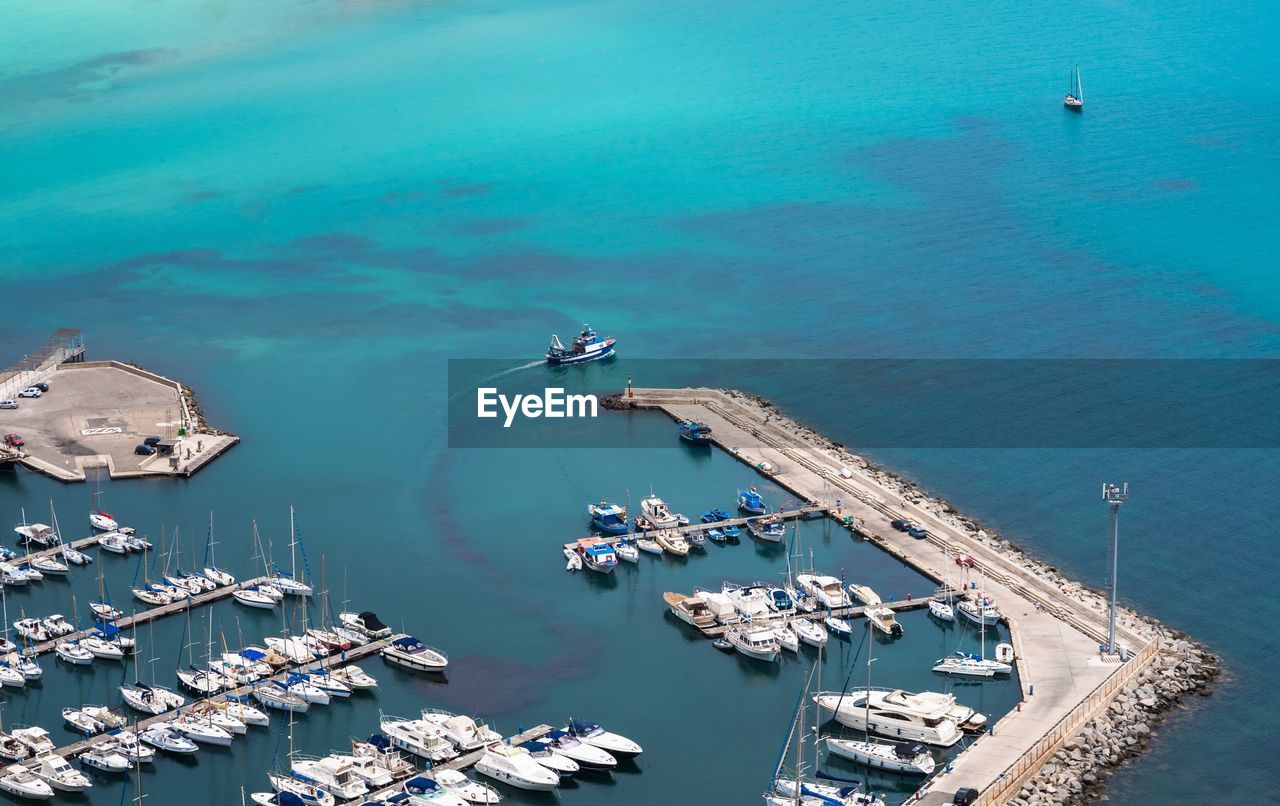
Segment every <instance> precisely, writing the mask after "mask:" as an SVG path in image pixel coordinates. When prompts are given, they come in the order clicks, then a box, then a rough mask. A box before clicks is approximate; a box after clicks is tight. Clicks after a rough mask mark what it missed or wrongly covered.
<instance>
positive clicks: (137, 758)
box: [107, 729, 156, 764]
mask: <svg viewBox="0 0 1280 806" xmlns="http://www.w3.org/2000/svg"><path fill="white" fill-rule="evenodd" d="M107 735H109V736H110V737H111V739H112V741H114V742H115V745H116V752H117V753H119V754H120V755H122V756H124V757H125V758H127V759H129V760H130V761H132V762H133V763H134V764H150V763H151V762H153V761H155V760H156V751H155V749H154V748H151V747H148V746H147V745H145V744H143V743H142V742H141V741H139V740H138V733H137V731H136V730H124V729H118V730H113V731H111V732H110V733H109V734H107Z"/></svg>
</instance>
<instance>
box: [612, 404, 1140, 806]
mask: <svg viewBox="0 0 1280 806" xmlns="http://www.w3.org/2000/svg"><path fill="white" fill-rule="evenodd" d="M610 407H620V408H635V409H658V410H661V411H663V412H666V413H667V414H668V415H669V416H671V417H672V418H673V419H675V420H685V419H692V420H700V421H703V422H705V423H706V424H707V425H709V426H710V427H711V438H712V440H713V441H714V443H715V444H716V445H718V446H719V447H721V448H723V449H725V450H726V451H728V452H729V453H730V454H731V455H733V456H734V457H736V458H737V459H739V460H740V461H742V462H743V463H744V464H747V465H748V466H750V467H752V468H760V467H767V468H769V469H770V472H769V473H768V474H767V475H768V477H769V478H770V479H771V480H772V481H773V482H775V483H776V484H778V485H780V486H782V487H785V488H786V489H788V490H790V491H791V492H792V493H793V494H794V495H796V496H797V497H798V498H799V499H800V500H804V501H811V502H817V503H818V504H819V505H822V506H824V507H825V508H827V509H828V510H829V512H830V513H831V514H832V515H833V516H834V517H836V518H838V519H840V520H841V522H842V523H844V522H846V519H849V521H848V522H850V523H852V524H853V526H854V528H855V529H856V530H857V532H859V533H861V534H862V535H864V536H865V537H866V538H867V539H868V540H870V541H872V542H874V543H875V544H876V545H878V546H880V547H881V548H883V549H884V550H886V551H888V552H890V553H891V554H893V555H894V556H896V557H898V558H899V559H901V560H902V561H903V562H905V563H907V564H909V565H911V566H912V567H914V568H916V569H917V570H919V571H921V572H922V573H924V574H926V575H927V576H929V577H931V578H933V579H934V580H938V581H945V580H947V579H948V578H951V579H957V578H958V576H959V572H960V570H961V569H959V568H957V565H956V561H957V558H958V557H960V556H961V555H965V556H966V558H967V559H966V563H971V564H972V569H973V572H976V573H978V574H980V575H981V577H982V579H983V580H984V586H985V592H986V595H988V596H990V597H991V598H992V599H994V600H995V602H996V604H997V605H998V607H999V609H1000V611H1001V612H1002V613H1003V614H1004V617H1005V619H1006V620H1007V622H1008V624H1009V628H1010V632H1011V634H1012V636H1013V644H1014V647H1015V652H1016V655H1017V660H1016V663H1017V668H1018V675H1019V679H1020V680H1021V682H1022V687H1023V701H1022V702H1021V703H1020V704H1019V706H1018V708H1017V709H1015V710H1014V711H1012V712H1010V713H1009V714H1007V715H1005V716H1004V717H1003V718H1001V719H1000V720H999V721H998V722H996V723H995V724H994V725H993V726H991V731H990V733H989V734H985V735H983V736H981V737H979V738H978V739H977V740H976V741H974V742H973V744H972V745H971V746H970V747H969V748H968V749H966V750H965V751H964V752H963V753H961V754H960V755H959V756H958V757H957V758H956V759H955V761H954V762H953V763H952V765H951V769H950V771H949V772H944V773H942V774H940V775H937V776H935V777H934V778H932V779H931V780H930V781H929V782H928V783H926V784H925V785H924V786H923V787H922V788H921V789H920V791H919V792H917V793H916V795H915V796H914V800H913V802H920V803H926V804H943V803H948V802H950V798H951V796H952V794H954V792H955V790H956V789H958V788H961V787H973V788H975V789H977V790H979V792H980V793H981V794H980V796H979V800H978V803H979V804H983V805H984V806H985V804H997V803H1004V802H1005V801H1007V800H1010V799H1011V798H1012V797H1014V796H1015V795H1016V794H1017V793H1018V792H1019V790H1020V789H1021V788H1022V786H1023V784H1024V783H1026V782H1027V781H1028V780H1030V779H1031V778H1032V776H1033V775H1034V774H1035V773H1036V772H1037V770H1038V769H1039V768H1040V766H1041V765H1042V764H1043V763H1044V762H1045V760H1047V759H1048V758H1050V757H1051V756H1052V755H1053V754H1055V753H1057V752H1058V751H1059V750H1060V749H1061V748H1062V746H1063V744H1064V743H1065V742H1066V741H1067V740H1068V739H1069V738H1070V737H1072V736H1073V735H1075V733H1077V732H1078V731H1079V729H1080V728H1081V727H1082V726H1083V725H1085V724H1086V723H1087V722H1088V721H1089V720H1091V719H1093V718H1094V717H1095V716H1097V715H1098V714H1099V713H1101V712H1102V710H1103V709H1105V708H1106V707H1107V705H1108V704H1109V703H1110V702H1111V699H1112V698H1113V697H1114V696H1115V695H1116V694H1117V692H1119V691H1121V689H1122V688H1123V687H1124V686H1125V685H1126V684H1128V683H1129V682H1130V681H1132V680H1133V678H1135V677H1136V676H1137V675H1139V674H1141V673H1142V672H1143V671H1144V670H1145V669H1146V668H1147V666H1148V665H1149V664H1150V663H1151V662H1152V660H1153V659H1154V658H1155V656H1156V654H1157V650H1158V646H1157V641H1156V640H1155V638H1154V635H1152V634H1151V633H1149V632H1148V633H1146V634H1144V633H1143V632H1141V631H1138V630H1136V629H1133V628H1130V627H1122V628H1121V629H1120V631H1119V633H1118V639H1119V642H1120V644H1121V645H1122V646H1123V647H1125V648H1126V649H1127V650H1128V653H1127V660H1125V661H1123V662H1122V661H1121V659H1120V658H1113V657H1104V656H1102V655H1101V654H1100V653H1099V646H1100V644H1102V643H1105V640H1106V634H1107V625H1106V621H1105V617H1104V614H1102V613H1100V612H1098V611H1096V610H1093V609H1091V608H1088V607H1085V606H1084V605H1082V604H1081V602H1080V601H1079V600H1077V599H1075V598H1072V597H1071V596H1068V595H1067V594H1066V593H1064V592H1063V590H1061V589H1060V588H1059V587H1058V586H1056V585H1055V584H1054V583H1053V582H1052V581H1050V580H1048V579H1045V578H1043V577H1042V576H1040V575H1038V574H1036V573H1033V572H1031V571H1029V570H1028V569H1027V568H1024V567H1023V566H1022V565H1019V564H1018V563H1016V562H1014V561H1013V560H1011V559H1010V558H1009V557H1007V556H1006V555H1005V554H1003V553H1001V552H998V551H996V550H994V549H993V548H991V547H990V546H988V545H986V544H985V543H984V542H983V541H981V540H978V539H975V538H974V536H973V535H972V534H970V533H968V532H967V531H966V530H964V529H961V528H958V527H957V526H956V525H955V524H954V523H953V522H952V521H950V520H948V519H946V518H944V517H942V516H941V515H940V514H939V513H938V512H936V511H935V510H934V509H932V508H930V507H927V506H924V505H923V502H912V501H911V500H907V499H904V498H902V497H901V496H900V495H898V494H897V493H896V492H895V491H894V490H892V489H890V488H889V487H888V486H886V485H884V484H883V483H882V482H881V481H880V480H878V479H877V478H876V477H875V476H874V475H873V474H871V473H869V472H867V471H866V468H865V467H862V466H860V465H858V464H857V463H853V464H851V463H849V461H848V457H847V456H840V455H838V454H837V452H836V451H835V450H832V449H831V448H830V447H828V446H824V445H822V444H818V443H817V442H815V441H814V440H809V439H805V438H803V437H802V436H801V435H799V434H798V433H797V431H796V429H793V428H786V427H784V426H783V422H782V421H783V419H784V418H781V417H780V416H779V414H778V412H777V411H776V410H770V409H769V408H767V407H766V406H765V405H762V404H761V403H760V402H759V401H756V400H753V399H752V398H749V397H747V396H745V395H742V394H741V393H737V392H732V391H726V390H718V389H709V388H698V389H640V388H637V389H630V390H628V392H627V393H625V394H624V395H622V396H621V397H620V398H619V399H616V400H615V401H613V403H612V404H611V406H610ZM837 500H838V501H839V504H838V505H837ZM897 518H904V519H909V520H912V521H915V522H916V523H919V524H921V525H923V526H925V527H926V529H927V530H928V537H927V538H925V539H915V538H912V537H909V536H908V535H906V534H905V533H903V532H899V531H897V530H895V529H893V528H892V527H891V526H890V522H891V521H892V520H894V519H897Z"/></svg>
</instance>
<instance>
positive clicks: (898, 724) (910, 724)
mask: <svg viewBox="0 0 1280 806" xmlns="http://www.w3.org/2000/svg"><path fill="white" fill-rule="evenodd" d="M814 702H816V703H817V704H818V707H819V708H821V709H822V711H823V712H824V713H828V714H831V715H833V716H834V717H835V719H836V721H837V722H839V723H840V724H841V725H845V726H847V727H850V728H854V729H855V730H864V731H865V730H867V729H868V728H869V729H870V730H871V732H872V733H877V734H880V735H881V736H887V737H890V738H893V739H903V740H910V741H917V742H925V743H926V744H932V745H938V746H941V747H950V746H952V745H954V744H955V743H956V742H959V741H960V738H961V732H960V725H961V723H962V721H965V722H967V721H968V719H967V718H966V719H965V720H962V719H960V717H961V716H962V715H965V714H964V711H968V714H967V715H965V716H967V717H972V715H973V711H972V709H965V708H964V706H958V705H957V703H956V701H955V697H953V696H952V695H950V694H939V693H936V692H928V691H926V692H922V693H918V694H912V693H908V692H905V691H903V690H901V689H875V688H873V689H854V690H852V691H848V692H845V693H844V694H843V695H842V694H840V693H839V692H822V693H819V694H817V695H815V696H814ZM957 709H960V710H957ZM868 720H869V721H870V724H869V725H868Z"/></svg>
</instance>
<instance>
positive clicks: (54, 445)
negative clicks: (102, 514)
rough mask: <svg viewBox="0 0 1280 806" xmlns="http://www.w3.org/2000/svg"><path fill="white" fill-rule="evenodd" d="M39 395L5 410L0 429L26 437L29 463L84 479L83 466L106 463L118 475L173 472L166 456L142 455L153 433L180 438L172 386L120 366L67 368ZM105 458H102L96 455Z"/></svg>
mask: <svg viewBox="0 0 1280 806" xmlns="http://www.w3.org/2000/svg"><path fill="white" fill-rule="evenodd" d="M45 382H46V383H48V384H49V391H48V392H46V393H45V394H44V395H43V396H41V397H39V398H19V399H18V404H19V406H18V408H17V409H0V433H3V434H5V435H8V434H13V433H16V434H20V435H22V437H23V439H24V440H25V441H26V445H25V447H24V448H23V450H24V451H25V452H26V453H27V456H28V463H29V464H31V465H32V466H34V467H35V468H36V469H39V470H43V471H45V472H49V473H52V474H54V475H56V476H58V477H60V478H68V479H69V477H79V478H83V477H84V470H83V468H84V466H86V465H87V466H89V467H94V466H102V465H104V464H105V465H107V466H108V467H110V468H111V470H112V472H113V475H116V474H126V475H127V474H131V473H136V472H138V471H146V470H155V471H160V472H164V471H165V470H167V469H168V460H167V459H166V458H165V457H161V456H138V455H135V454H134V448H135V447H136V446H137V445H138V443H140V442H142V441H143V439H144V438H146V437H147V436H160V437H164V438H166V439H169V438H174V437H176V436H177V435H178V429H179V427H180V426H181V424H182V423H181V420H182V403H181V400H180V398H179V396H178V391H177V390H176V389H175V388H174V387H172V386H170V385H167V384H164V383H161V382H158V381H155V380H151V379H149V378H146V377H142V376H140V375H137V374H134V373H132V372H130V371H128V370H127V369H123V368H119V367H115V366H93V367H89V366H82V367H73V368H69V367H62V368H59V369H58V370H57V371H55V372H53V373H51V374H50V376H49V377H48V378H46V379H45ZM94 457H102V458H100V459H99V458H94Z"/></svg>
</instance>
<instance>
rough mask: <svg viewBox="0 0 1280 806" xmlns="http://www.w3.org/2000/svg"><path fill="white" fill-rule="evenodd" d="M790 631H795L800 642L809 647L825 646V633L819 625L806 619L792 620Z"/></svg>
mask: <svg viewBox="0 0 1280 806" xmlns="http://www.w3.org/2000/svg"><path fill="white" fill-rule="evenodd" d="M791 629H792V630H794V631H795V633H796V637H797V638H799V639H800V641H801V642H803V643H806V644H808V645H809V646H814V647H818V646H826V644H827V631H826V630H824V629H822V626H821V625H819V624H815V623H814V622H812V621H810V620H809V619H807V618H798V619H794V620H792V622H791Z"/></svg>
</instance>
